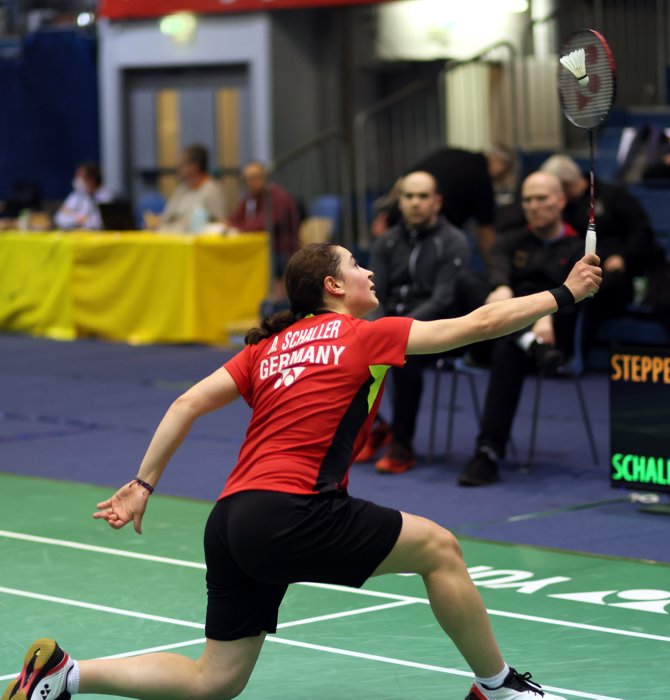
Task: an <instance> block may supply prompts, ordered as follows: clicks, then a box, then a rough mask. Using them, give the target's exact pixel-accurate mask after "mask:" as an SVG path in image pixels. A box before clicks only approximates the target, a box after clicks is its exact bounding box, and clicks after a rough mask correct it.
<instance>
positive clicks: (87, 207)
mask: <svg viewBox="0 0 670 700" xmlns="http://www.w3.org/2000/svg"><path fill="white" fill-rule="evenodd" d="M72 190H73V191H72V192H71V193H70V194H69V195H68V196H67V198H66V200H65V201H64V202H63V204H62V205H61V206H60V208H59V209H58V211H57V212H56V213H55V214H54V223H55V224H56V226H57V227H58V228H60V229H63V230H66V231H68V230H73V229H79V230H84V231H98V230H100V229H101V228H102V220H101V219H100V210H99V209H98V204H100V203H103V202H111V201H112V199H114V195H113V194H112V192H111V191H110V190H109V189H107V188H106V187H105V186H104V185H103V184H102V175H101V173H100V166H99V165H98V164H97V163H82V164H81V165H80V166H78V167H77V170H76V171H75V175H74V180H73V181H72Z"/></svg>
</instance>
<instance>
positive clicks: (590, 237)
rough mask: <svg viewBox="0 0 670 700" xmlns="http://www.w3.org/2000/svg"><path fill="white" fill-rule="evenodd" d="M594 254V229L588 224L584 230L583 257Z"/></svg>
mask: <svg viewBox="0 0 670 700" xmlns="http://www.w3.org/2000/svg"><path fill="white" fill-rule="evenodd" d="M595 252H596V227H595V226H594V225H593V224H589V225H588V227H587V229H586V243H585V244H584V255H588V254H589V253H595Z"/></svg>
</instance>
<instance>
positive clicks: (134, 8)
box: [99, 0, 385, 19]
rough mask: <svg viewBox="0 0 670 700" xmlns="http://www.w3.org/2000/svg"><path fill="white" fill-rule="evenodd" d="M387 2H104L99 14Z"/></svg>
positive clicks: (119, 16) (123, 16) (121, 16)
mask: <svg viewBox="0 0 670 700" xmlns="http://www.w3.org/2000/svg"><path fill="white" fill-rule="evenodd" d="M384 1H385V0H100V8H99V13H100V16H101V17H108V18H109V19H131V18H140V17H162V16H163V15H169V14H172V13H173V12H184V11H186V12H195V13H198V14H204V13H207V14H211V13H220V12H251V11H255V10H285V9H294V10H295V9H299V8H307V7H326V6H333V5H373V4H375V3H380V2H384Z"/></svg>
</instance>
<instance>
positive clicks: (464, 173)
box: [371, 145, 515, 259]
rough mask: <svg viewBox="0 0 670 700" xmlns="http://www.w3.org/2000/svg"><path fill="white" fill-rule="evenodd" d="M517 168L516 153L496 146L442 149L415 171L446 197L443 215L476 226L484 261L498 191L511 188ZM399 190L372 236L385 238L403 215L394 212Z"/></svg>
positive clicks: (377, 219) (379, 217)
mask: <svg viewBox="0 0 670 700" xmlns="http://www.w3.org/2000/svg"><path fill="white" fill-rule="evenodd" d="M514 168H515V159H514V157H513V154H512V151H511V150H510V149H509V148H507V147H506V146H502V145H495V146H492V147H490V148H488V149H487V150H486V151H484V152H481V153H480V152H473V151H465V150H462V149H459V148H451V147H448V148H441V149H439V150H437V151H435V152H433V153H430V154H429V155H427V156H426V157H425V158H422V159H421V160H420V161H419V162H418V163H415V164H414V166H413V167H412V168H411V171H424V172H428V173H430V174H431V175H432V176H433V177H434V178H435V179H436V181H437V186H438V189H439V191H440V193H441V194H442V208H441V214H442V215H443V216H444V217H445V218H446V219H447V221H449V223H450V224H453V225H454V226H456V227H457V228H461V229H462V228H463V227H464V226H465V225H466V223H468V222H470V221H472V222H474V224H475V226H476V228H475V234H476V237H477V242H478V245H479V249H480V251H481V254H482V256H483V258H484V259H487V258H488V254H489V251H490V249H491V246H492V245H493V241H494V239H495V231H494V228H493V223H494V216H495V210H496V191H497V190H498V188H499V186H500V187H501V188H502V189H508V188H509V183H508V180H509V177H510V174H511V173H512V172H513V170H514ZM396 200H397V190H396V188H394V190H392V191H391V193H390V194H389V197H388V198H387V202H386V206H385V207H383V209H382V211H380V213H379V214H378V215H377V216H376V217H375V220H374V221H373V222H372V227H371V228H372V233H373V234H374V235H381V234H382V233H383V232H384V230H385V229H386V228H387V227H388V226H390V225H392V224H394V223H395V222H396V221H397V220H398V218H399V215H398V214H397V213H396V211H395V210H394V205H395V202H396Z"/></svg>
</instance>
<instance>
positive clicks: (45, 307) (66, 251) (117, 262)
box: [0, 232, 270, 343]
mask: <svg viewBox="0 0 670 700" xmlns="http://www.w3.org/2000/svg"><path fill="white" fill-rule="evenodd" d="M269 276H270V261H269V250H268V239H267V235H266V234H264V233H251V234H242V235H237V236H189V235H176V234H156V233H146V232H137V233H123V234H115V233H40V234H31V233H28V234H26V233H13V232H10V233H3V234H0V329H4V330H9V331H17V332H21V333H30V334H33V335H42V336H47V337H51V338H59V339H73V338H76V337H82V336H94V337H99V338H104V339H108V340H119V341H126V342H130V343H185V342H202V343H225V342H226V341H227V339H228V329H229V327H231V326H239V325H240V324H244V323H248V324H251V323H253V322H255V319H256V317H257V315H258V309H259V305H260V303H261V301H262V300H263V298H264V297H265V296H266V295H267V292H268V285H269Z"/></svg>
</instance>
